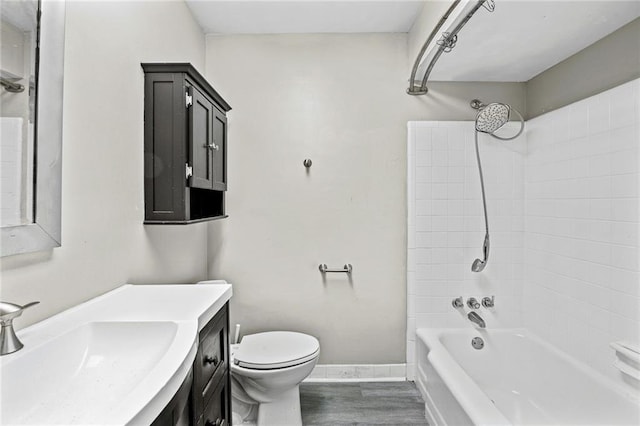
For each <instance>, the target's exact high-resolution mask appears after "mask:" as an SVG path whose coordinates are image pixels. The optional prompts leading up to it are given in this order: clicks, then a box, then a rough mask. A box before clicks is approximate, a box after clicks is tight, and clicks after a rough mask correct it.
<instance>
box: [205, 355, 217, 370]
mask: <svg viewBox="0 0 640 426" xmlns="http://www.w3.org/2000/svg"><path fill="white" fill-rule="evenodd" d="M204 363H205V364H213V366H214V367H217V366H218V357H217V356H214V357H213V358H212V357H210V356H209V355H205V356H204Z"/></svg>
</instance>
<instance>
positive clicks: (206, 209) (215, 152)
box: [141, 63, 231, 224]
mask: <svg viewBox="0 0 640 426" xmlns="http://www.w3.org/2000/svg"><path fill="white" fill-rule="evenodd" d="M141 65H142V68H143V70H144V73H145V83H144V181H145V184H144V194H145V195H144V210H145V221H144V223H146V224H188V223H194V222H202V221H205V220H212V219H219V218H223V217H227V216H226V213H225V191H226V190H227V112H228V111H230V110H231V107H230V106H229V104H228V103H227V102H226V101H225V100H224V99H223V98H222V97H221V96H220V95H219V94H218V92H216V91H215V89H214V88H213V87H211V85H210V84H209V83H208V82H207V80H205V78H204V77H203V76H202V75H201V74H200V73H199V72H198V71H197V70H196V69H195V68H194V67H193V66H192V65H191V64H188V63H144V64H141Z"/></svg>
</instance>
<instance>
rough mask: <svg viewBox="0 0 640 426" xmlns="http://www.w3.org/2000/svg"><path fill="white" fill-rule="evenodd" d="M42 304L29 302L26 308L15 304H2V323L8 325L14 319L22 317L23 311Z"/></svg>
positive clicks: (0, 317)
mask: <svg viewBox="0 0 640 426" xmlns="http://www.w3.org/2000/svg"><path fill="white" fill-rule="evenodd" d="M38 303H40V302H29V303H27V304H26V305H24V306H20V305H16V304H15V303H9V302H0V322H3V323H8V322H11V321H12V320H13V319H14V318H17V317H19V316H20V315H22V311H24V310H25V309H27V308H30V307H32V306H34V305H37V304H38Z"/></svg>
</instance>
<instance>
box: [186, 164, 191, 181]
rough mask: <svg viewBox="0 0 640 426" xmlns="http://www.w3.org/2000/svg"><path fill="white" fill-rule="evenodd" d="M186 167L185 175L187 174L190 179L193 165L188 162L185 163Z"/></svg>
mask: <svg viewBox="0 0 640 426" xmlns="http://www.w3.org/2000/svg"><path fill="white" fill-rule="evenodd" d="M185 167H186V169H185V175H186V176H187V179H189V178H190V177H191V176H193V167H191V166H190V165H188V164H185Z"/></svg>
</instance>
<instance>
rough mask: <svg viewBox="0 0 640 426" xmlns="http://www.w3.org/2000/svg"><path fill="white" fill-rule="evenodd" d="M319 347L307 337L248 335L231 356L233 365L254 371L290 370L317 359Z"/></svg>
mask: <svg viewBox="0 0 640 426" xmlns="http://www.w3.org/2000/svg"><path fill="white" fill-rule="evenodd" d="M319 352H320V343H319V342H318V339H316V338H315V337H313V336H309V335H308V334H303V333H296V332H293V331H269V332H266V333H256V334H249V335H247V336H244V337H243V338H242V342H241V343H240V346H239V347H238V349H236V350H235V353H234V363H235V364H236V365H238V366H240V367H245V368H253V369H257V370H268V369H274V368H285V367H292V366H294V365H298V364H302V363H304V362H307V361H310V360H312V359H314V358H315V357H317V356H318V353H319Z"/></svg>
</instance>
